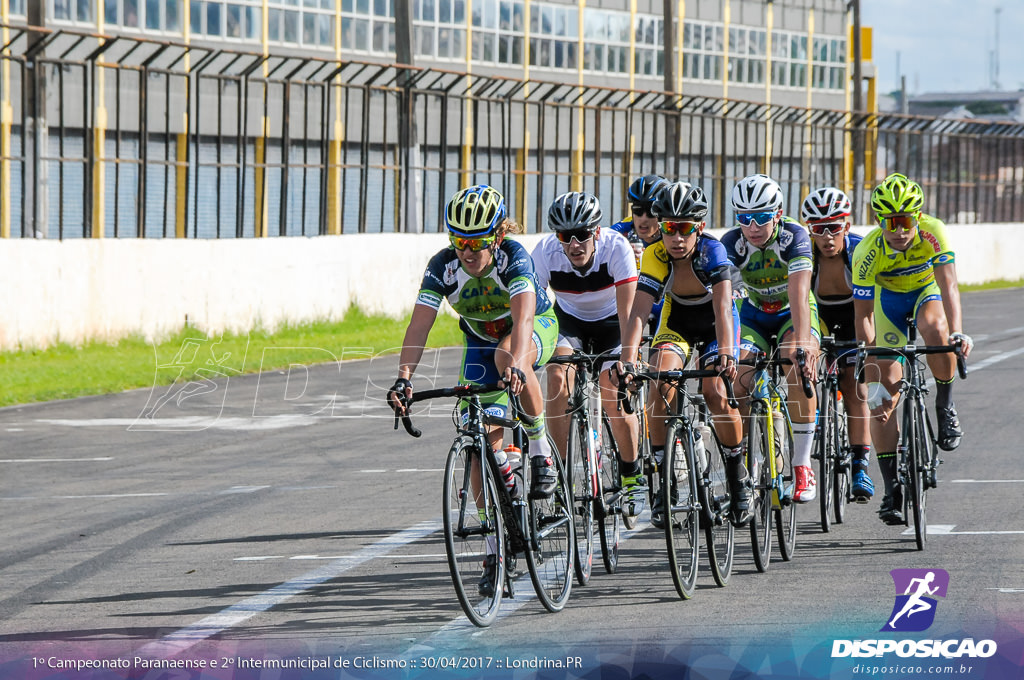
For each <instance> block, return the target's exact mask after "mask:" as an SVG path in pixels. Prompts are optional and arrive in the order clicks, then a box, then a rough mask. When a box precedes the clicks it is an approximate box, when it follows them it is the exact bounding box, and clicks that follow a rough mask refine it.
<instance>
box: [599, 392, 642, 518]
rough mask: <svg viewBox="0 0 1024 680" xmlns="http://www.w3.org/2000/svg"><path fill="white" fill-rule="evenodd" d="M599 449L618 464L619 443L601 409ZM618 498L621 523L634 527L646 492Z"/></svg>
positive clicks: (617, 479)
mask: <svg viewBox="0 0 1024 680" xmlns="http://www.w3.org/2000/svg"><path fill="white" fill-rule="evenodd" d="M601 449H602V451H603V454H602V455H603V456H604V457H605V459H606V460H614V461H615V466H616V468H617V467H618V464H619V444H618V442H616V441H615V437H614V435H612V425H611V421H610V420H609V419H608V414H606V413H605V412H604V411H603V410H602V411H601ZM619 474H620V475H621V474H622V470H619ZM621 479H622V478H621V477H616V479H615V488H619V487H621V486H622V483H621ZM602 486H604V485H602ZM604 488H605V489H607V488H608V487H607V486H605V487H604ZM619 499H620V500H619V503H618V507H619V510H621V513H622V525H623V526H624V527H626V528H627V529H634V528H636V523H637V522H638V521H640V513H641V512H643V509H644V507H645V506H646V504H647V494H646V493H643V494H633V495H630V496H620V497H619Z"/></svg>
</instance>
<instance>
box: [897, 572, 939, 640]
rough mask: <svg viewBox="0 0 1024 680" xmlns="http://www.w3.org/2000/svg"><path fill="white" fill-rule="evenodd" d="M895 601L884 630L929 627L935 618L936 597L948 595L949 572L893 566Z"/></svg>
mask: <svg viewBox="0 0 1024 680" xmlns="http://www.w3.org/2000/svg"><path fill="white" fill-rule="evenodd" d="M889 573H890V574H892V580H893V582H894V583H895V584H896V603H895V604H894V605H893V607H892V613H891V614H890V615H889V622H888V623H886V624H885V626H884V627H882V629H881V630H882V631H901V632H916V631H922V630H926V629H927V628H928V627H929V626H931V625H932V623H933V622H934V621H935V609H936V605H937V604H938V602H937V601H936V600H935V598H934V597H933V596H938V597H946V589H947V588H948V587H949V572H947V571H946V570H945V569H893V570H892V571H890V572H889Z"/></svg>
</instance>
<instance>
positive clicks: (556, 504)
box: [526, 436, 576, 612]
mask: <svg viewBox="0 0 1024 680" xmlns="http://www.w3.org/2000/svg"><path fill="white" fill-rule="evenodd" d="M548 441H549V443H551V444H552V446H554V444H553V442H551V440H550V436H549V437H548ZM551 460H552V461H553V462H554V464H555V469H556V470H557V472H558V484H557V485H556V486H555V491H554V493H553V494H551V497H550V498H545V499H539V500H533V499H531V500H530V514H529V521H530V526H529V532H528V540H529V541H530V544H531V549H530V550H527V551H526V564H527V566H528V567H529V569H530V580H532V581H533V587H534V589H535V590H536V591H537V599H539V600H540V601H541V604H543V605H544V608H545V609H547V610H548V611H550V612H557V611H561V609H562V607H564V606H565V602H566V600H568V599H569V592H570V591H571V590H572V578H573V573H572V572H573V561H574V556H575V553H576V536H575V535H576V532H575V530H574V529H575V527H574V524H573V511H572V508H573V505H572V490H571V489H570V488H569V483H568V482H567V481H566V478H565V467H564V466H563V465H562V459H561V458H560V457H558V456H552V458H551ZM531 469H532V468H531ZM527 488H529V487H527Z"/></svg>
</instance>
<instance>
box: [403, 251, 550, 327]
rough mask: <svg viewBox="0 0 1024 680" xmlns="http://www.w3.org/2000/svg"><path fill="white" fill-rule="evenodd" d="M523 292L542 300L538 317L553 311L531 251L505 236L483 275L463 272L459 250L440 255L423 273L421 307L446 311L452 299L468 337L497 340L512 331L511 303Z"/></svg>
mask: <svg viewBox="0 0 1024 680" xmlns="http://www.w3.org/2000/svg"><path fill="white" fill-rule="evenodd" d="M523 293H534V294H535V295H536V296H537V304H536V308H535V309H534V314H535V315H540V314H543V313H544V312H546V311H548V310H549V309H551V300H550V299H549V298H548V296H547V293H546V292H545V291H544V290H543V289H542V288H541V287H540V285H539V283H538V281H537V274H536V272H535V271H534V267H533V259H532V258H531V257H530V253H528V252H527V251H526V248H524V247H523V246H522V244H520V243H517V242H516V241H513V240H512V239H509V238H505V239H504V240H503V241H502V242H501V245H500V246H498V247H497V248H496V249H495V250H494V262H493V263H492V264H491V267H490V268H489V269H488V270H487V271H486V272H484V274H483V275H482V276H479V277H475V276H471V275H470V274H468V273H467V272H466V270H465V269H463V268H462V263H460V262H459V258H458V255H457V254H456V253H455V249H454V248H451V247H448V248H445V249H444V250H442V251H440V252H439V253H437V254H436V255H434V256H433V257H432V258H430V262H429V263H428V264H427V270H426V271H425V272H424V273H423V283H422V284H420V293H419V297H417V299H416V303H417V304H421V305H426V306H428V307H431V308H433V309H440V308H441V304H442V301H443V300H446V299H447V300H448V303H449V304H450V305H451V306H452V309H454V310H455V312H456V314H458V315H459V317H461V319H460V321H459V326H460V328H462V330H463V332H464V333H466V334H467V335H472V336H475V337H477V338H479V339H481V340H484V341H487V342H497V341H499V340H501V339H502V338H503V337H505V336H506V335H508V333H509V331H510V330H512V307H511V300H512V298H513V297H515V296H516V295H521V294H523Z"/></svg>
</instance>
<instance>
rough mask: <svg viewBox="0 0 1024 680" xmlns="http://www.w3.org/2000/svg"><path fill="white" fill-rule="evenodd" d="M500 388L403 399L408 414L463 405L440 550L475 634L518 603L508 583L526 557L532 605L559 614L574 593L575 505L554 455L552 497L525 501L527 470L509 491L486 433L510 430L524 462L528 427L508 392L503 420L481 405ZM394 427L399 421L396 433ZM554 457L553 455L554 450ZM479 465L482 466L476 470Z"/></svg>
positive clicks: (462, 388)
mask: <svg viewBox="0 0 1024 680" xmlns="http://www.w3.org/2000/svg"><path fill="white" fill-rule="evenodd" d="M503 389H505V388H504V387H503V386H502V385H501V384H500V383H497V384H489V385H456V386H455V387H446V388H440V389H433V390H424V391H422V392H416V393H414V394H413V395H412V398H411V399H408V400H403V401H405V403H406V413H407V414H408V413H409V411H408V407H410V406H411V405H412V404H414V403H417V402H422V401H427V400H430V399H436V398H444V397H449V398H450V397H455V398H457V399H459V400H460V401H459V403H458V404H456V407H455V410H454V411H453V414H452V420H453V421H454V423H455V427H456V430H457V431H458V434H457V435H456V437H455V441H454V442H453V443H452V446H451V449H449V451H448V459H447V461H446V462H445V468H444V489H443V505H442V513H443V517H442V519H443V524H444V543H445V551H446V553H447V556H448V568H449V571H450V572H451V577H452V584H453V585H454V586H455V593H456V595H458V598H459V603H460V604H461V605H462V609H463V611H464V612H465V613H466V617H467V618H468V619H469V620H470V621H472V622H473V623H474V624H475V625H477V626H480V627H484V626H488V625H490V624H491V623H492V622H493V621H494V619H495V617H496V616H497V615H498V609H499V607H500V606H501V601H502V598H503V597H504V596H506V595H507V596H508V597H514V596H515V593H514V590H513V582H514V581H513V577H514V576H516V575H518V574H517V572H516V567H517V564H518V559H519V558H520V557H523V556H524V557H525V559H526V565H527V568H528V570H529V573H530V580H531V581H533V587H534V590H536V592H537V598H538V599H539V600H540V601H541V604H543V605H544V607H545V608H546V609H547V610H548V611H551V612H557V611H560V610H561V609H562V608H563V607H564V606H565V603H566V601H567V600H568V599H569V593H570V591H571V590H572V571H573V562H574V555H575V535H574V534H575V532H574V526H573V518H572V498H571V496H570V491H569V484H568V482H567V481H566V477H565V470H564V468H563V467H562V461H561V459H560V458H559V457H558V456H557V455H554V456H552V460H553V461H554V465H555V468H556V470H557V474H558V482H557V485H556V487H555V491H554V493H553V494H552V496H551V497H550V498H547V499H542V500H533V499H528V498H527V497H524V496H526V493H525V490H526V489H528V488H529V482H530V480H529V479H528V478H527V477H528V475H527V471H528V470H530V467H531V466H530V465H522V466H521V467H520V468H519V469H518V470H517V472H516V475H517V476H518V477H519V479H518V480H517V484H518V485H520V486H519V492H518V493H513V491H512V490H510V489H509V488H507V487H506V484H505V481H504V479H503V476H502V471H501V469H500V468H499V465H498V462H497V460H496V459H495V452H494V451H492V450H491V446H490V443H489V442H488V438H487V428H488V426H498V427H503V428H507V429H509V430H511V433H512V443H513V444H514V445H515V446H517V447H518V448H519V449H520V450H521V451H522V452H523V460H524V461H525V460H527V456H528V454H529V439H528V438H527V437H526V431H525V430H524V427H523V425H524V423H527V424H528V421H527V419H528V416H527V415H526V414H525V413H523V410H522V406H521V405H520V403H519V399H518V397H516V396H515V395H513V394H511V392H510V391H508V390H505V391H506V393H507V394H508V401H509V417H508V418H503V417H500V416H497V415H493V414H491V413H488V412H487V411H486V410H485V409H484V407H483V406H482V404H481V401H480V395H481V394H487V393H493V392H500V391H502V390H503ZM398 420H399V416H397V415H396V416H395V428H396V429H397V428H398ZM401 421H402V424H403V425H404V426H405V429H406V431H407V432H408V433H409V434H410V435H412V436H413V437H419V436H420V435H421V434H422V433H421V432H420V431H419V430H417V429H416V428H415V427H414V426H413V424H412V418H411V416H410V415H405V416H401ZM549 442H550V437H549ZM552 450H553V451H556V450H557V449H555V448H554V446H553V444H552ZM481 461H485V464H483V465H481ZM488 555H496V572H495V576H494V579H493V584H492V587H491V588H490V589H489V590H490V591H491V592H485V589H484V588H483V587H482V586H483V584H482V579H481V576H482V575H483V572H484V560H485V558H486V556H488ZM500 584H503V585H500Z"/></svg>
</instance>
